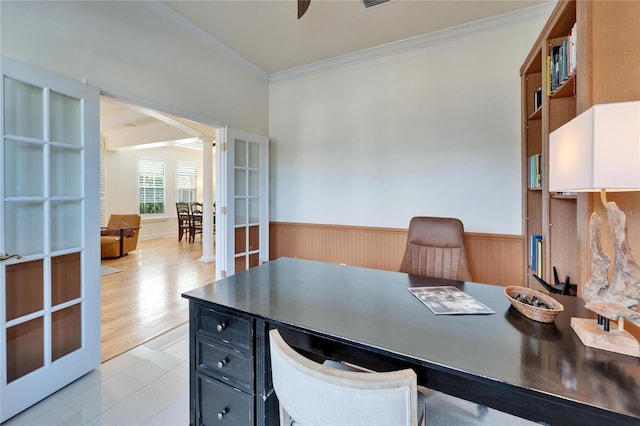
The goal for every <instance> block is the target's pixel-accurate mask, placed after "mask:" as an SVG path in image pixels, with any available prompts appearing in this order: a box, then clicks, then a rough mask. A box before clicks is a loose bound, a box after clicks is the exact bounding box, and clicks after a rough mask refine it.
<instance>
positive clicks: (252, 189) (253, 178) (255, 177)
mask: <svg viewBox="0 0 640 426" xmlns="http://www.w3.org/2000/svg"><path fill="white" fill-rule="evenodd" d="M249 195H251V196H254V197H257V196H259V195H260V171H259V170H249Z"/></svg>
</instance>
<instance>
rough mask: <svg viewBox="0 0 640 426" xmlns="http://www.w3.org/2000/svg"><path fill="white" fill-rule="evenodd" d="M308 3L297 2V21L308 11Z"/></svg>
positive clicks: (307, 1) (308, 0) (305, 0)
mask: <svg viewBox="0 0 640 426" xmlns="http://www.w3.org/2000/svg"><path fill="white" fill-rule="evenodd" d="M309 3H311V0H298V19H300V18H302V15H304V13H305V12H306V11H307V9H309Z"/></svg>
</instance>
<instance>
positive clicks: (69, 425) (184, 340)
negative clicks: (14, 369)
mask: <svg viewBox="0 0 640 426" xmlns="http://www.w3.org/2000/svg"><path fill="white" fill-rule="evenodd" d="M188 334H189V326H188V324H184V325H181V326H180V327H178V328H176V329H174V330H171V331H169V332H167V333H165V334H162V335H161V336H158V337H156V338H155V339H153V340H151V341H149V342H147V343H145V344H143V345H141V346H138V347H136V348H134V349H132V350H130V351H128V352H125V353H124V354H122V355H119V356H117V357H115V358H113V359H111V360H109V361H107V362H105V363H104V364H102V365H100V366H99V367H98V368H97V369H95V370H94V371H92V372H91V373H89V374H87V375H85V376H83V377H81V378H80V379H78V380H76V381H75V382H73V383H71V384H69V385H68V386H66V387H64V388H63V389H60V390H59V391H58V392H56V393H54V394H53V395H51V396H50V397H48V398H47V399H45V400H43V401H41V402H39V403H38V404H36V405H34V406H33V407H31V408H29V409H28V410H26V411H24V412H22V413H20V414H18V415H17V416H15V417H13V418H11V419H9V420H8V421H7V422H5V423H3V424H2V426H58V425H59V426H63V425H64V426H75V425H78V426H100V425H117V426H129V425H131V426H133V425H135V426H138V425H140V426H141V425H153V426H163V425H166V426H181V425H182V426H184V425H188V424H189V336H188Z"/></svg>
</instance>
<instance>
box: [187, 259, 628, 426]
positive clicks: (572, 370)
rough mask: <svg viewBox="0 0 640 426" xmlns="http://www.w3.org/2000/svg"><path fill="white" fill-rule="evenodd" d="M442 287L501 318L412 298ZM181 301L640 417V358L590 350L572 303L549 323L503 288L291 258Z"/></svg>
mask: <svg viewBox="0 0 640 426" xmlns="http://www.w3.org/2000/svg"><path fill="white" fill-rule="evenodd" d="M438 285H454V286H456V287H459V288H460V289H462V290H463V291H465V292H466V293H467V294H469V295H471V296H472V297H474V298H475V299H477V300H478V301H480V302H481V303H483V304H485V305H487V306H488V307H490V308H491V309H493V310H494V311H495V314H491V315H437V316H436V315H435V314H433V313H432V312H431V311H430V310H429V309H428V308H427V307H426V306H425V305H424V304H422V302H420V301H419V300H418V299H417V298H416V297H415V296H413V295H412V294H411V293H410V292H409V291H408V290H407V289H408V288H409V287H426V286H438ZM184 296H185V297H186V298H189V299H194V300H200V301H205V302H210V303H214V304H216V305H221V306H225V307H229V308H232V309H236V310H239V311H242V312H246V313H249V314H251V315H254V316H257V317H261V318H264V319H267V320H273V321H277V322H280V323H283V324H286V325H291V326H295V327H300V328H303V329H305V330H310V331H312V332H317V333H319V334H323V335H328V336H332V337H337V338H340V339H343V340H346V341H349V342H355V343H357V344H360V345H365V346H367V347H370V348H375V349H379V350H382V351H385V352H388V353H392V354H394V355H398V356H400V357H403V358H407V359H411V360H416V361H418V362H420V363H423V364H424V365H428V366H429V367H432V368H443V369H446V370H448V371H459V372H461V373H463V374H471V375H474V376H477V377H481V378H482V379H483V380H494V381H496V382H498V383H503V384H509V385H511V386H515V387H518V388H522V389H524V390H527V391H535V392H539V393H542V394H548V395H552V396H554V397H559V398H562V399H565V400H567V401H576V402H579V403H582V404H587V405H590V406H594V407H599V408H602V409H605V410H607V411H613V412H618V413H622V414H625V415H628V416H632V417H636V418H640V403H639V401H640V359H638V358H634V357H630V356H626V355H620V354H616V353H612V352H607V351H602V350H599V349H593V348H588V347H585V346H584V345H583V344H582V343H581V342H580V340H579V338H578V337H577V335H576V334H575V333H574V332H573V330H572V329H571V325H570V319H571V317H575V316H577V317H588V316H589V312H588V311H587V310H585V309H584V307H583V304H584V303H583V302H582V299H578V298H575V297H568V296H555V295H554V297H555V298H556V299H557V300H558V301H560V303H562V304H563V305H564V307H565V310H564V311H563V312H561V313H560V314H559V315H558V317H557V318H556V320H555V322H554V323H552V324H543V323H538V322H535V321H531V320H529V319H527V318H525V317H523V316H522V315H521V314H520V313H518V312H517V311H515V310H514V309H513V308H511V307H510V306H511V305H510V303H509V301H508V300H507V298H506V297H505V295H504V289H503V288H502V287H499V286H493V285H487V284H479V283H470V282H459V281H449V280H442V279H436V278H428V277H420V276H413V275H408V274H404V273H399V272H389V271H380V270H374V269H367V268H357V267H349V266H341V265H335V264H328V263H321V262H313V261H306V260H298V259H288V258H281V259H278V260H276V261H273V262H270V263H267V264H265V265H262V266H260V267H257V268H253V269H250V270H248V271H245V272H242V273H240V274H236V275H233V276H231V277H229V278H226V279H224V280H220V281H217V282H215V283H212V284H208V285H206V286H204V287H200V288H197V289H194V290H192V291H190V292H187V293H185V294H184Z"/></svg>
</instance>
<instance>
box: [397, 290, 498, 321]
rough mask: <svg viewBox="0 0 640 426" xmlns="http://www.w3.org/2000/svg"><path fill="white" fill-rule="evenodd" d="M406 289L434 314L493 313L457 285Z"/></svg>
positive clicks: (493, 312)
mask: <svg viewBox="0 0 640 426" xmlns="http://www.w3.org/2000/svg"><path fill="white" fill-rule="evenodd" d="M408 290H409V292H411V294H413V295H414V296H415V297H416V298H417V299H418V300H419V301H421V302H422V303H423V304H424V305H425V306H426V307H427V308H429V309H430V310H431V312H433V313H434V314H436V315H462V314H476V315H477V314H495V311H494V310H493V309H491V308H489V307H487V306H486V305H484V304H482V303H480V302H478V301H477V300H476V299H474V298H473V297H471V296H470V295H469V294H467V293H465V292H464V291H462V290H460V289H459V288H457V287H453V286H440V287H409V288H408Z"/></svg>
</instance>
